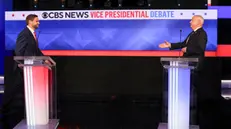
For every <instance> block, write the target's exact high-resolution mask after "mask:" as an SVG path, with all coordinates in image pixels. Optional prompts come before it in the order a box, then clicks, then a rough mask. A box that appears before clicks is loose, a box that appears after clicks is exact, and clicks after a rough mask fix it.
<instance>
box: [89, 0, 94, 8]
mask: <svg viewBox="0 0 231 129" xmlns="http://www.w3.org/2000/svg"><path fill="white" fill-rule="evenodd" d="M93 3H94V0H89V7H90V8H92V7H93Z"/></svg>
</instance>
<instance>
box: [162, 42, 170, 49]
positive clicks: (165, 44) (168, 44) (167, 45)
mask: <svg viewBox="0 0 231 129" xmlns="http://www.w3.org/2000/svg"><path fill="white" fill-rule="evenodd" d="M170 47H171V43H169V42H168V41H164V43H161V44H160V45H159V48H170Z"/></svg>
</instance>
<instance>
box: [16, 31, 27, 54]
mask: <svg viewBox="0 0 231 129" xmlns="http://www.w3.org/2000/svg"><path fill="white" fill-rule="evenodd" d="M27 45H28V43H27V38H26V36H25V35H23V34H19V36H18V38H17V41H16V47H15V55H16V56H24V54H25V49H26V47H27Z"/></svg>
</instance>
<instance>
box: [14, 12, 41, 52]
mask: <svg viewBox="0 0 231 129" xmlns="http://www.w3.org/2000/svg"><path fill="white" fill-rule="evenodd" d="M26 23H27V27H26V28H25V29H24V30H22V32H20V33H19V35H18V38H17V42H16V47H15V55H16V56H43V53H42V52H41V51H40V49H39V47H38V40H37V36H36V32H35V30H36V29H37V28H38V27H39V19H38V16H37V15H34V14H31V15H28V16H27V18H26Z"/></svg>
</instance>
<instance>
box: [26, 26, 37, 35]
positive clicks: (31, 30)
mask: <svg viewBox="0 0 231 129" xmlns="http://www.w3.org/2000/svg"><path fill="white" fill-rule="evenodd" d="M27 28H28V29H29V30H30V32H31V33H32V34H34V32H35V31H34V30H33V29H32V28H30V27H29V26H27Z"/></svg>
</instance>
